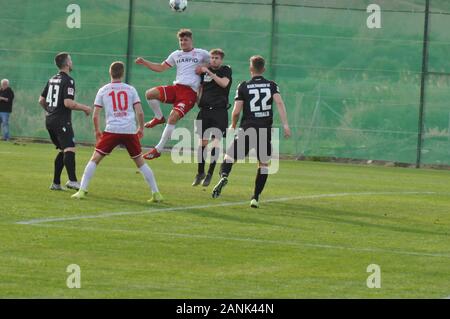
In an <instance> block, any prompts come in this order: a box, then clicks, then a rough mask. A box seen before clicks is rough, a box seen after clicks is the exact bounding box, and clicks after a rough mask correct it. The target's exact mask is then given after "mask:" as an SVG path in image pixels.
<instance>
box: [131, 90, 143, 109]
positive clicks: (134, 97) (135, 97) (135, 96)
mask: <svg viewBox="0 0 450 319" xmlns="http://www.w3.org/2000/svg"><path fill="white" fill-rule="evenodd" d="M130 87H131V93H132V97H131V103H132V104H133V106H134V105H135V104H136V103H141V99H140V98H139V94H138V92H137V91H136V89H135V88H134V87H133V86H130Z"/></svg>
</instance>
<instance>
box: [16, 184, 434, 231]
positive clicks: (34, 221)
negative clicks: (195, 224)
mask: <svg viewBox="0 0 450 319" xmlns="http://www.w3.org/2000/svg"><path fill="white" fill-rule="evenodd" d="M433 194H436V192H362V193H336V194H316V195H302V196H294V197H281V198H273V199H268V200H264V201H261V202H262V203H273V202H285V201H291V200H300V199H316V198H330V197H345V196H372V195H433ZM248 203H249V202H248V201H239V202H228V203H220V204H206V205H194V206H181V207H168V208H156V209H149V210H143V211H135V212H116V213H103V214H98V215H79V216H71V217H69V216H68V217H55V218H38V219H31V220H24V221H18V222H16V224H19V225H35V224H43V223H51V222H65V221H73V220H83V219H95V218H109V217H117V216H130V215H141V214H149V213H161V212H174V211H183V210H192V209H204V208H211V207H227V206H240V205H244V204H248Z"/></svg>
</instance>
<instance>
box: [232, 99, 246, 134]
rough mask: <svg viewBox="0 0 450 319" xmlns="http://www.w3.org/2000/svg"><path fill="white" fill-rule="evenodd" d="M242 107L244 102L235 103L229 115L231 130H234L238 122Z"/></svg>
mask: <svg viewBox="0 0 450 319" xmlns="http://www.w3.org/2000/svg"><path fill="white" fill-rule="evenodd" d="M243 107H244V101H239V100H238V101H235V102H234V107H233V112H232V113H231V128H232V129H235V128H236V125H237V122H238V121H239V115H240V114H241V111H242V108H243Z"/></svg>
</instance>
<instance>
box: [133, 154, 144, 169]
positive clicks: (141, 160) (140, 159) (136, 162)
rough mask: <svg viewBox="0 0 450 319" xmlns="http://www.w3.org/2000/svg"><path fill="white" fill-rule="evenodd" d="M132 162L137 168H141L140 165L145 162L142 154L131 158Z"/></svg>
mask: <svg viewBox="0 0 450 319" xmlns="http://www.w3.org/2000/svg"><path fill="white" fill-rule="evenodd" d="M133 161H134V164H136V167H137V168H141V167H142V165H144V164H145V161H144V158H143V157H142V156H138V157H135V158H133Z"/></svg>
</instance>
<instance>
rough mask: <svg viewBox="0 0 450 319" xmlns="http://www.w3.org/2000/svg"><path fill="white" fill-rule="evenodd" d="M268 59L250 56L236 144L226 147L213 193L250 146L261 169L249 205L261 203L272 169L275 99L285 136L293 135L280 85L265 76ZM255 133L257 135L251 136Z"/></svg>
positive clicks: (238, 102)
mask: <svg viewBox="0 0 450 319" xmlns="http://www.w3.org/2000/svg"><path fill="white" fill-rule="evenodd" d="M264 71H265V61H264V59H263V58H262V57H261V56H252V57H251V58H250V74H251V76H252V79H251V80H250V81H244V82H242V83H241V84H239V86H238V89H237V92H236V97H235V102H234V109H233V114H232V123H231V128H233V129H235V128H236V125H237V121H238V119H239V115H240V114H241V111H243V115H242V119H241V125H240V129H239V131H238V135H237V136H236V138H235V140H234V142H233V144H232V145H231V147H230V148H229V149H228V150H227V153H226V155H225V158H224V161H223V163H222V166H221V168H220V176H221V179H220V181H219V183H218V184H217V185H216V186H215V187H214V189H213V193H212V197H213V198H217V197H219V196H220V193H221V192H222V189H223V187H225V185H226V184H227V183H228V176H229V175H230V172H231V168H232V166H233V162H234V161H235V160H237V159H242V158H244V157H245V156H247V154H248V152H249V151H250V149H255V150H256V153H257V157H258V171H257V173H256V179H255V190H254V193H253V197H252V200H251V202H250V206H251V207H253V208H257V207H258V206H259V195H260V194H261V192H262V191H263V189H264V185H265V184H266V181H267V175H268V172H269V162H270V157H271V151H272V142H271V130H272V122H273V111H272V103H273V102H274V101H275V103H276V105H277V108H278V112H279V114H280V119H281V122H282V123H283V130H284V136H285V137H289V136H291V130H290V129H289V124H288V121H287V114H286V108H285V106H284V102H283V99H282V98H281V95H280V91H279V88H278V85H277V84H276V83H275V82H273V81H270V80H267V79H265V78H264V77H263V73H264ZM252 133H253V135H254V136H255V138H253V139H252V138H251V136H252Z"/></svg>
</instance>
